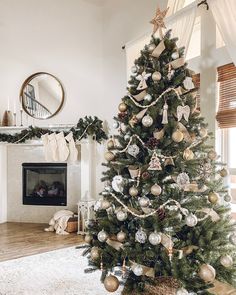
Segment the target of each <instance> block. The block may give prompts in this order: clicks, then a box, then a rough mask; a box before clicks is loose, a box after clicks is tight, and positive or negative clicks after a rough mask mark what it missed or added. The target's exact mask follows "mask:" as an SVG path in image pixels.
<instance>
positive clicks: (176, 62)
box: [170, 57, 185, 69]
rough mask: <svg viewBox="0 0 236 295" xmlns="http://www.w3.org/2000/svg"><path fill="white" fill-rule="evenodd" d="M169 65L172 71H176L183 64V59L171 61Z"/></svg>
mask: <svg viewBox="0 0 236 295" xmlns="http://www.w3.org/2000/svg"><path fill="white" fill-rule="evenodd" d="M170 64H171V66H172V68H173V69H178V68H180V67H182V66H183V65H184V64H185V59H184V58H183V57H180V58H178V59H175V60H173V61H172V62H171V63H170Z"/></svg>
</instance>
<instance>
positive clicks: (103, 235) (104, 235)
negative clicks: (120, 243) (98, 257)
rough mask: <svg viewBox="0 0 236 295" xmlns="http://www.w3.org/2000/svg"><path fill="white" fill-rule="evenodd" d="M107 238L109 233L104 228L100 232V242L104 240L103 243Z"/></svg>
mask: <svg viewBox="0 0 236 295" xmlns="http://www.w3.org/2000/svg"><path fill="white" fill-rule="evenodd" d="M107 238H108V234H107V233H106V232H105V231H104V230H102V231H100V232H99V233H98V240H99V241H100V242H102V243H103V242H105V241H106V240H107Z"/></svg>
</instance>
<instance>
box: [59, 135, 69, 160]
mask: <svg viewBox="0 0 236 295" xmlns="http://www.w3.org/2000/svg"><path fill="white" fill-rule="evenodd" d="M56 140H57V146H58V156H59V161H63V162H64V161H66V160H67V158H68V156H69V149H68V147H67V144H66V140H65V137H64V133H63V132H60V133H58V134H57V135H56Z"/></svg>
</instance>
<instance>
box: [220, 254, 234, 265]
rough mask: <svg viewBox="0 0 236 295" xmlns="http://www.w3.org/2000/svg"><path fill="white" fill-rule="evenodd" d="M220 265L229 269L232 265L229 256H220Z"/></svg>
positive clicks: (231, 259)
mask: <svg viewBox="0 0 236 295" xmlns="http://www.w3.org/2000/svg"><path fill="white" fill-rule="evenodd" d="M220 263H221V264H222V265H223V266H224V267H231V266H232V265H233V263H234V261H233V258H232V257H231V256H229V255H224V256H221V258H220Z"/></svg>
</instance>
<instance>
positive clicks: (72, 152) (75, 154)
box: [65, 132, 78, 163]
mask: <svg viewBox="0 0 236 295" xmlns="http://www.w3.org/2000/svg"><path fill="white" fill-rule="evenodd" d="M65 138H66V140H67V141H68V142H69V149H70V161H71V162H73V163H74V162H76V161H77V158H78V150H77V148H76V146H75V141H74V137H73V133H72V132H70V133H69V134H68V135H67V136H66V137H65Z"/></svg>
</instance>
